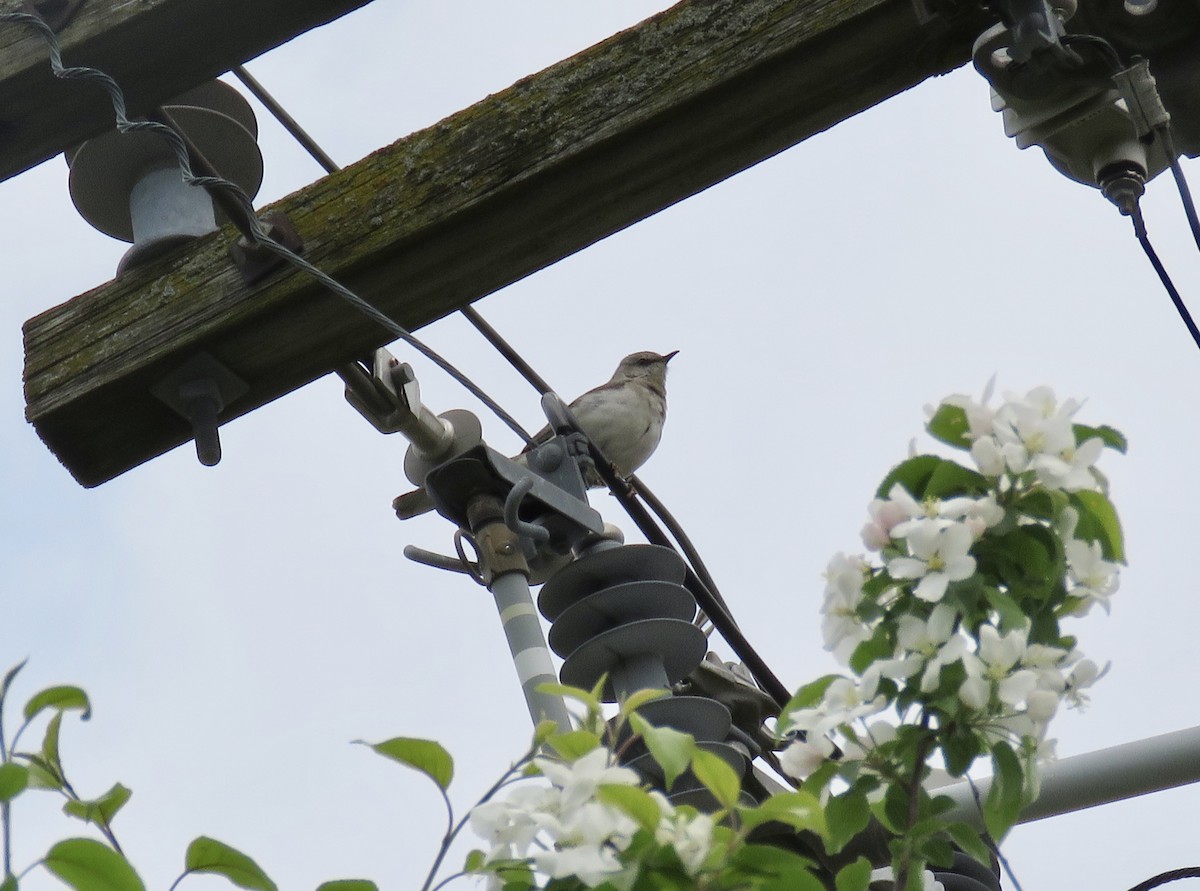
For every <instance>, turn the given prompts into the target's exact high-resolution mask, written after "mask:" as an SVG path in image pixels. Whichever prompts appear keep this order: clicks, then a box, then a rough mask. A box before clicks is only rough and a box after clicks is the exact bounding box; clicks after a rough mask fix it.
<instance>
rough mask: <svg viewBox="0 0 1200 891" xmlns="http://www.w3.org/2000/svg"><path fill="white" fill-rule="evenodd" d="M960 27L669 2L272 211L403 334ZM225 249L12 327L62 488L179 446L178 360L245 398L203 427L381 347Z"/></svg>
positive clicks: (917, 60)
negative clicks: (250, 275) (241, 268)
mask: <svg viewBox="0 0 1200 891" xmlns="http://www.w3.org/2000/svg"><path fill="white" fill-rule="evenodd" d="M981 28H982V23H981V22H980V23H976V22H968V23H964V26H963V27H962V28H961V29H958V30H945V29H935V28H929V29H926V28H923V27H922V26H920V25H919V24H918V22H917V18H916V16H915V14H914V12H913V9H912V6H911V5H910V2H909V0H685V2H683V3H680V4H679V5H677V6H675V7H672V8H671V9H669V10H667V11H665V12H663V13H661V14H659V15H657V16H655V17H653V18H652V19H649V20H647V21H646V22H644V23H642V24H641V25H638V26H637V27H635V28H632V29H630V30H627V31H624V32H622V33H620V34H618V35H615V36H614V37H612V38H610V39H609V40H607V41H605V42H603V43H601V44H599V45H597V46H595V47H593V48H591V49H589V50H587V51H585V52H583V53H581V54H579V55H577V56H575V57H573V58H570V59H567V60H565V61H563V62H560V63H559V64H557V65H555V66H553V67H551V68H549V69H547V70H545V71H543V72H541V73H540V74H537V75H534V76H532V77H529V78H527V79H525V80H522V81H520V82H518V83H517V84H515V85H514V86H512V87H510V88H509V89H507V90H505V91H504V92H502V93H499V94H496V95H493V96H490V97H488V98H487V99H485V100H483V101H482V102H479V103H478V104H476V105H474V106H472V107H470V108H467V109H465V110H463V111H461V112H459V113H457V114H455V115H453V116H451V117H449V118H447V119H446V120H444V121H442V122H441V123H439V124H436V125H435V126H433V127H430V128H429V129H426V130H423V131H420V132H418V133H414V134H412V135H411V136H408V137H406V138H404V139H402V140H400V141H399V142H397V143H395V144H394V145H392V146H389V147H387V148H385V149H382V150H380V151H378V152H376V153H375V154H373V155H371V156H369V157H367V158H365V159H363V160H362V161H360V162H358V163H357V164H355V165H353V166H352V167H349V168H347V169H345V170H343V171H341V172H339V173H336V174H334V175H332V176H329V177H327V178H325V179H323V180H321V181H319V182H317V183H315V184H313V185H312V186H309V187H307V188H305V189H303V190H301V191H299V192H297V193H295V194H293V195H291V196H289V197H288V198H285V199H284V200H283V201H281V202H279V203H278V205H276V207H278V208H280V209H282V210H284V211H285V212H286V213H287V214H288V215H289V216H290V217H291V219H292V221H293V222H294V223H295V225H296V227H297V229H298V230H299V233H300V235H301V236H302V237H303V239H304V242H305V255H306V256H307V257H308V258H309V259H310V260H312V261H313V262H314V263H316V264H317V265H318V266H320V267H321V268H322V269H324V270H326V271H327V272H329V273H331V274H332V275H333V276H334V277H336V278H337V279H339V280H340V281H342V282H343V283H345V284H346V285H348V286H350V287H351V288H353V289H355V290H356V291H357V292H358V293H360V294H361V295H363V296H364V297H366V298H367V299H369V300H370V301H372V302H373V303H374V304H376V305H377V306H379V307H381V308H382V309H383V310H385V311H386V312H387V313H389V314H391V315H392V316H393V317H394V318H395V319H396V320H397V321H399V322H400V323H402V324H404V325H406V326H409V327H410V328H418V327H420V326H421V325H424V324H427V323H428V322H430V321H432V320H434V319H437V318H439V317H441V316H443V315H446V314H447V313H449V312H451V311H453V310H455V309H456V308H458V307H461V306H463V305H465V304H467V303H469V302H471V301H473V300H476V299H477V298H479V297H482V296H483V295H486V294H488V293H490V292H492V291H495V290H497V289H499V288H501V287H503V286H504V285H506V284H509V283H511V282H513V281H515V280H517V279H519V278H521V277H523V276H525V275H528V274H530V273H532V272H534V271H535V270H537V269H539V268H542V267H544V266H546V265H548V264H550V263H553V262H555V261H557V260H558V259H560V258H562V257H564V256H567V255H568V254H571V253H572V252H574V251H577V250H580V249H581V248H583V247H585V246H587V245H589V244H591V243H593V242H595V241H597V240H599V239H601V238H603V237H605V236H606V235H609V234H611V233H612V232H615V231H617V230H619V229H622V228H624V227H626V226H629V225H630V224H632V223H634V222H636V221H638V220H640V219H642V218H644V217H646V216H648V215H650V214H652V213H654V212H656V211H658V210H660V209H662V208H664V207H667V206H668V205H670V204H673V203H674V202H677V201H679V200H681V199H683V198H686V197H687V196H689V195H692V194H695V193H696V192H698V191H700V190H702V189H704V188H706V187H707V186H709V185H711V184H713V183H715V182H718V181H720V180H722V179H724V178H726V177H728V176H730V175H732V174H734V173H736V172H738V171H739V170H743V169H745V168H746V167H749V166H750V165H752V164H754V163H756V162H758V161H761V160H762V159H764V158H767V157H769V156H771V155H774V154H776V153H777V152H779V151H781V150H783V149H785V148H788V147H789V146H791V145H794V144H795V143H797V142H799V141H800V140H802V139H804V138H805V137H807V136H809V135H811V134H813V133H816V132H818V131H820V130H822V129H825V128H827V127H829V126H832V125H833V124H835V123H837V122H838V121H840V120H843V119H844V118H847V117H849V116H850V115H852V114H854V113H856V112H858V111H860V110H862V109H865V108H868V107H870V106H871V105H873V104H875V103H876V102H879V101H881V100H883V99H885V98H887V97H888V96H891V95H893V94H895V93H897V92H899V91H901V90H903V89H905V88H907V87H909V86H912V85H913V84H916V83H919V82H920V81H922V80H923V79H925V78H926V77H928V76H930V75H932V74H936V73H939V72H944V71H946V70H949V69H950V68H953V67H955V66H956V65H958V64H960V63H961V62H963V61H965V59H966V57H967V55H968V50H969V47H970V43H971V41H972V39H973V37H974V35H975V34H976V33H977V32H978V31H979V30H980V29H981ZM828 174H829V172H828V171H813V175H814V176H825V175H828ZM796 225H797V227H802V226H803V225H804V220H803V209H802V208H797V221H796ZM234 235H235V233H234V232H233V231H232V230H231V229H229V228H228V227H227V228H226V229H225V230H224V231H222V232H220V233H217V234H214V235H213V236H209V237H207V238H206V239H204V240H203V241H200V242H197V243H195V244H194V245H192V246H190V247H188V248H186V249H184V251H183V252H182V253H181V254H177V255H175V256H174V257H173V258H167V259H164V260H163V261H161V262H160V263H158V264H157V265H156V266H153V267H149V268H146V269H144V270H142V271H140V272H137V273H133V274H130V275H129V276H128V277H126V278H123V279H121V280H119V281H116V282H113V283H110V284H107V285H104V286H103V287H100V288H97V289H95V290H93V291H91V292H89V293H87V294H84V295H82V296H80V297H77V298H75V299H74V300H71V301H70V302H68V303H66V304H64V305H63V306H60V307H57V308H55V309H53V310H50V311H49V312H46V313H44V314H42V315H41V316H38V317H37V318H35V319H32V320H30V321H29V322H28V323H26V326H25V344H26V368H25V378H26V397H27V403H28V408H27V416H28V418H29V420H30V421H31V422H32V423H33V424H34V426H35V427H36V428H37V430H38V432H39V433H40V435H41V436H42V438H43V440H44V441H45V442H46V443H47V444H48V445H49V447H50V448H51V449H52V450H53V451H54V452H55V453H56V454H57V455H58V456H59V458H60V459H61V460H62V462H63V463H64V464H65V465H66V466H67V468H68V469H69V470H70V471H71V473H73V474H74V475H75V477H76V478H77V479H78V480H79V481H80V482H81V483H83V484H84V485H86V486H94V485H97V484H99V483H102V482H104V481H106V480H108V479H110V478H112V477H113V476H115V475H117V474H119V473H121V472H123V471H125V470H128V469H129V468H131V467H133V466H135V465H137V464H139V463H141V462H143V461H146V460H148V459H150V458H152V457H154V456H156V455H158V454H160V453H162V452H163V451H165V450H167V449H170V448H172V447H173V446H176V445H178V444H180V443H181V442H184V441H186V440H187V439H188V438H189V436H190V434H189V430H188V426H187V424H185V423H184V422H183V421H182V419H181V418H179V417H178V416H176V415H175V414H174V413H173V412H172V411H171V410H170V409H168V408H166V407H165V406H164V405H162V404H161V403H159V402H158V401H157V400H156V399H155V397H154V396H152V395H151V393H150V387H151V386H153V385H154V383H155V382H156V381H157V380H159V379H161V377H162V376H163V375H165V374H167V373H169V372H170V371H172V370H173V369H174V368H175V367H177V366H178V365H180V364H181V363H183V362H184V361H186V360H188V359H189V358H190V357H192V356H194V355H195V354H196V353H197V352H198V351H201V350H203V351H207V352H208V353H210V354H212V355H213V356H215V357H216V358H217V359H219V360H220V361H221V362H222V363H224V364H225V365H226V366H227V367H228V368H229V369H231V370H232V371H233V372H235V373H236V374H237V375H238V376H240V377H241V378H242V379H243V380H244V381H245V382H246V383H247V384H249V386H250V391H249V393H248V394H247V395H245V396H244V397H243V398H241V399H240V400H239V401H238V402H237V403H235V404H233V405H231V406H230V408H229V410H228V411H227V412H226V413H225V415H223V420H227V419H229V418H231V417H236V416H237V415H239V414H242V413H245V412H247V411H250V410H252V409H254V408H256V407H258V406H260V405H262V404H264V403H265V402H268V401H269V400H272V399H274V398H276V397H278V396H280V395H282V394H284V393H287V392H289V391H290V390H293V389H295V388H297V387H299V386H302V385H303V384H305V383H307V382H309V381H311V380H313V379H315V378H316V377H319V376H321V375H323V374H325V373H327V372H328V371H330V370H331V369H332V368H334V367H336V366H337V365H339V364H342V363H344V362H346V361H347V360H348V359H350V358H353V357H357V356H362V355H364V354H366V353H368V352H369V351H370V350H371V349H373V348H374V347H376V346H378V345H380V344H381V343H383V342H385V341H387V340H388V339H390V338H389V337H388V336H387V334H386V333H385V332H384V331H382V330H381V329H380V328H379V327H378V326H377V325H376V324H374V323H372V322H370V321H367V320H366V319H364V318H363V317H362V316H361V315H359V314H358V313H357V312H356V311H354V310H353V309H351V308H350V307H349V306H347V305H346V304H345V303H343V302H342V301H340V300H339V299H338V298H336V297H334V296H332V295H330V294H329V293H328V292H326V291H325V290H324V289H323V288H322V287H320V286H319V285H317V284H315V283H314V282H313V281H312V280H311V279H309V278H308V277H306V276H305V275H303V274H301V273H296V272H287V273H277V274H275V275H274V276H273V277H272V278H270V279H268V280H266V281H265V282H262V283H260V284H258V285H256V286H254V287H249V288H248V287H246V286H244V285H243V284H242V283H241V279H240V278H239V276H238V273H237V271H236V270H235V269H234V268H233V266H232V265H231V262H230V260H229V257H228V255H227V248H228V245H229V243H230V241H231V240H232V239H233V237H234ZM564 299H569V295H565V297H564ZM586 317H587V315H586V310H584V309H583V308H581V309H580V311H579V319H580V324H583V323H584V319H586Z"/></svg>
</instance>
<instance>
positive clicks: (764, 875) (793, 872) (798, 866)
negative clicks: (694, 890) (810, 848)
mask: <svg viewBox="0 0 1200 891" xmlns="http://www.w3.org/2000/svg"><path fill="white" fill-rule="evenodd" d="M729 865H730V867H733V868H734V870H736V871H737V872H741V873H743V874H745V875H747V876H751V877H753V880H751V881H745V880H741V881H736V882H732V883H731V886H732V887H749V888H754V889H755V891H825V885H824V883H822V882H821V881H820V880H819V879H818V878H817V877H816V876H815V875H813V872H812V867H813V863H812V862H811V861H810V860H808V859H807V858H805V857H801V856H800V855H799V854H794V853H792V852H791V851H787V850H784V849H783V848H777V847H774V846H773V845H753V844H750V845H743V846H742V847H741V848H738V849H737V850H736V851H735V852H734V853H733V854H732V855H731V856H730V858H729ZM685 887H693V886H691V885H689V886H685Z"/></svg>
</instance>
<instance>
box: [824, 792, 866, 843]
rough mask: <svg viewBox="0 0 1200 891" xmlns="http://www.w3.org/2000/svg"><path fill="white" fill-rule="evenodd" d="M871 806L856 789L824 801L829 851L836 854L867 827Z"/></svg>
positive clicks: (864, 796)
mask: <svg viewBox="0 0 1200 891" xmlns="http://www.w3.org/2000/svg"><path fill="white" fill-rule="evenodd" d="M870 821H871V808H870V806H869V805H868V804H867V796H866V794H865V793H863V792H861V791H859V790H858V789H854V788H851V789H848V790H847V791H845V792H843V793H842V794H841V795H835V796H833V797H832V798H830V799H829V801H827V802H826V803H825V822H826V824H827V825H828V826H829V843H828V844H827V845H826V847H827V848H828V850H829V853H831V854H836V853H837V852H838V851H840V850H841V849H842V848H844V847H845V846H846V845H847V844H848V843H849V841H850V839H852V838H854V836H856V835H858V834H859V833H860V832H862V831H863V830H864V829H866V828H867V824H868V823H869V822H870Z"/></svg>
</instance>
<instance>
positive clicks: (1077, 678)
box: [1063, 659, 1112, 711]
mask: <svg viewBox="0 0 1200 891" xmlns="http://www.w3.org/2000/svg"><path fill="white" fill-rule="evenodd" d="M1110 668H1112V663H1111V662H1110V663H1108V664H1106V665H1105V666H1104V668H1100V667H1099V666H1098V665H1096V663H1095V662H1093V661H1092V660H1091V659H1084V660H1082V661H1081V662H1080V663H1079V664H1078V665H1076V666H1075V667H1074V668H1073V669H1072V670H1071V674H1070V675H1068V677H1067V684H1066V689H1065V690H1064V691H1063V695H1064V696H1065V698H1066V700H1067V703H1068V704H1069V705H1070V706H1071V708H1077V709H1079V710H1080V711H1083V709H1084V708H1086V707H1087V703H1088V696H1087V694H1086V693H1084V692H1083V691H1084V690H1086V689H1087V688H1088V687H1091V686H1092V684H1094V683H1096V681H1098V680H1100V678H1102V677H1104V676H1105V675H1106V674H1108V670H1109V669H1110Z"/></svg>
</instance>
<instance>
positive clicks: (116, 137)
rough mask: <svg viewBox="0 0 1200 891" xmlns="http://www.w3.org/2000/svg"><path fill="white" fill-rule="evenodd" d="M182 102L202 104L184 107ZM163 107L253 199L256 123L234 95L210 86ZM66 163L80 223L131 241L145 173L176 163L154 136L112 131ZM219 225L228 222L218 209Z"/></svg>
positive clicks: (259, 168)
mask: <svg viewBox="0 0 1200 891" xmlns="http://www.w3.org/2000/svg"><path fill="white" fill-rule="evenodd" d="M184 100H186V102H197V103H201V102H203V103H205V104H204V105H199V104H197V105H191V104H185V101H184ZM210 106H215V107H210ZM164 108H165V109H166V110H167V112H168V113H169V114H170V115H171V117H172V118H173V119H174V120H175V122H176V123H177V124H178V125H179V127H180V129H182V130H183V132H184V133H186V134H187V136H188V138H189V139H191V140H192V142H193V143H195V145H196V147H197V148H198V149H199V150H200V152H201V154H203V155H204V156H205V158H207V159H208V161H209V162H210V163H211V164H212V166H213V168H214V169H215V170H216V171H217V173H218V174H219V175H220V176H222V177H224V178H225V179H227V180H230V181H231V182H233V183H234V184H235V185H237V186H238V187H239V188H240V189H241V190H242V191H243V192H245V193H246V194H247V195H249V196H251V197H253V196H254V195H255V194H256V193H257V192H258V188H259V186H261V185H262V178H263V159H262V153H261V152H260V151H259V149H258V143H257V142H256V140H255V134H256V132H257V124H255V123H254V114H253V112H252V111H251V110H250V107H249V105H248V104H247V103H246V101H245V100H244V99H242V98H241V96H239V95H238V93H237V91H236V90H234V89H233V88H232V87H230V86H229V85H228V84H223V83H220V82H213V83H211V84H205V85H203V86H201V87H198V88H196V89H195V90H192V91H189V92H188V93H185V94H184V96H182V97H180V100H174V101H173V102H172V103H170V104H167V105H164ZM247 121H248V122H249V123H250V125H251V126H250V127H247V126H246V122H247ZM67 163H68V164H70V165H71V176H70V189H71V200H72V201H74V202H75V207H76V208H77V209H78V210H79V213H80V214H81V215H82V216H83V218H84V219H86V220H87V221H88V222H89V223H90V224H91V225H92V226H94V227H96V228H97V229H99V230H100V231H101V232H103V233H105V234H106V235H111V236H112V237H113V238H119V239H121V240H122V241H132V240H133V222H132V220H131V219H130V214H129V196H130V193H131V192H132V191H133V186H134V184H135V183H136V182H137V181H138V180H139V179H140V178H141V177H142V176H144V175H145V174H146V173H147V172H149V171H151V170H155V169H158V168H162V167H174V166H176V165H177V163H178V161H177V159H176V157H175V153H174V152H173V151H172V149H171V147H170V145H169V144H168V143H167V141H166V140H165V139H163V138H162V137H161V136H158V135H157V134H154V133H146V132H139V131H135V132H131V133H119V132H117V131H115V130H113V131H110V132H108V133H105V134H103V135H101V136H97V137H96V138H95V139H89V140H88V141H87V142H84V143H83V144H81V145H79V146H77V147H76V148H74V149H72V150H71V151H69V152H68V153H67ZM181 176H182V173H181ZM217 220H218V222H226V221H227V218H226V217H224V216H223V215H222V214H221V213H220V210H219V208H218V213H217Z"/></svg>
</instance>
